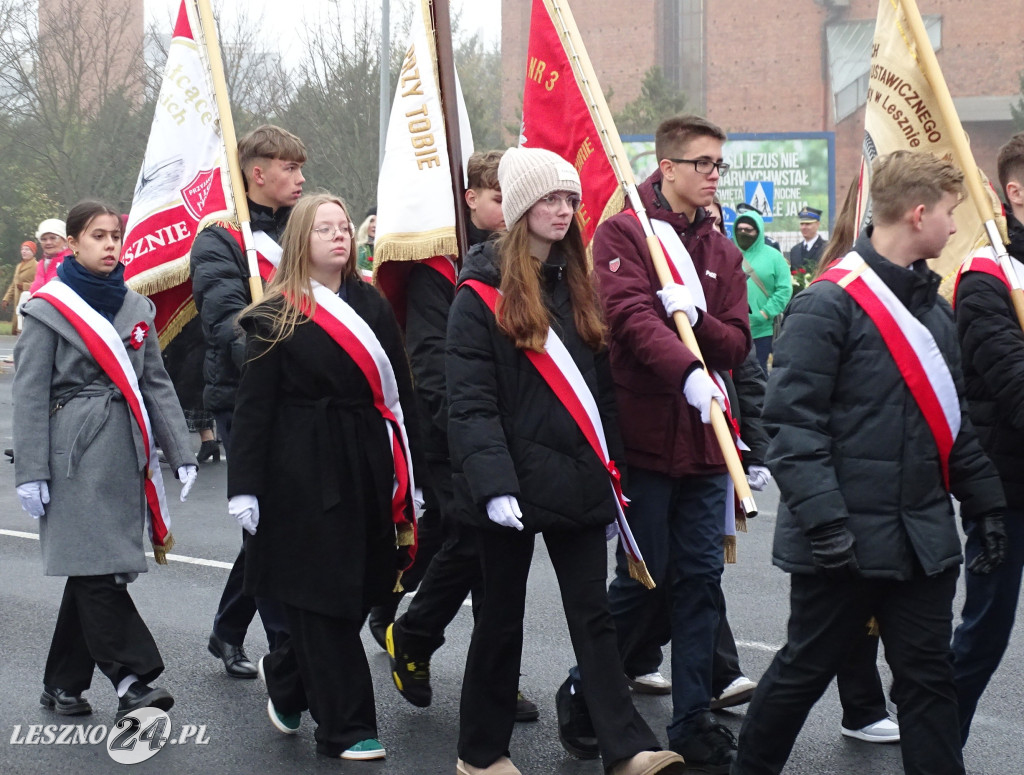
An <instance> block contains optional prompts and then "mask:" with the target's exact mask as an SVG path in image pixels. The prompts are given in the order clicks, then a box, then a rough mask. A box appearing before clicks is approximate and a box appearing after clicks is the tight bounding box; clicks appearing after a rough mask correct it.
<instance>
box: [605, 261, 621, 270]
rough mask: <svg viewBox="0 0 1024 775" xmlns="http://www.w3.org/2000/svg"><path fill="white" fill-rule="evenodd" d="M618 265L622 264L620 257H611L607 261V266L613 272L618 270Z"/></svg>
mask: <svg viewBox="0 0 1024 775" xmlns="http://www.w3.org/2000/svg"><path fill="white" fill-rule="evenodd" d="M620 266H622V259H621V258H613V259H612V260H611V261H609V262H608V268H609V269H611V270H612V271H613V272H618V271H619V267H620Z"/></svg>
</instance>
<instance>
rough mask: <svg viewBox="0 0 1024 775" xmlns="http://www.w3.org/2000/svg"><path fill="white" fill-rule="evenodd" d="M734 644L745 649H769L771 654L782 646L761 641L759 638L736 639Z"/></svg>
mask: <svg viewBox="0 0 1024 775" xmlns="http://www.w3.org/2000/svg"><path fill="white" fill-rule="evenodd" d="M736 645H737V646H742V647H743V648H745V649H754V650H755V651H770V652H771V653H773V654H774V653H775V652H776V651H778V650H779V649H781V648H782V646H776V645H774V644H772V643H762V642H761V641H759V640H738V641H736Z"/></svg>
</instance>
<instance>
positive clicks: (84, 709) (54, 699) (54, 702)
mask: <svg viewBox="0 0 1024 775" xmlns="http://www.w3.org/2000/svg"><path fill="white" fill-rule="evenodd" d="M39 704H40V705H42V706H43V707H44V708H49V709H50V710H52V711H53V712H54V713H57V714H59V715H61V716H86V715H88V714H90V713H92V706H91V705H90V704H89V701H88V700H87V699H85V697H83V696H82V695H81V694H71V692H66V691H64V690H63V689H57V688H55V687H51V686H44V687H43V693H42V694H41V695H40V696H39Z"/></svg>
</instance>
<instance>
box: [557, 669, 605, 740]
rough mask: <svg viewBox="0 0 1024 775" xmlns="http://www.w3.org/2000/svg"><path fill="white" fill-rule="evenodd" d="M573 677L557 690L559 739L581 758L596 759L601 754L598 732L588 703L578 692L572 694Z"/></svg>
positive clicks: (567, 679)
mask: <svg viewBox="0 0 1024 775" xmlns="http://www.w3.org/2000/svg"><path fill="white" fill-rule="evenodd" d="M571 686H572V678H566V679H565V683H563V684H562V685H561V686H559V687H558V691H557V692H555V712H556V713H557V715H558V740H559V742H561V744H562V747H563V748H564V749H565V750H566V751H568V752H569V753H571V754H572V755H573V756H576V757H578V758H580V759H596V758H597V757H598V756H599V755H600V750H599V749H598V747H597V732H595V731H594V724H593V722H592V721H591V720H590V711H589V710H587V703H586V701H585V700H584V699H583V696H582V695H581V694H579V693H578V692H577V693H576V694H572V693H571V691H570V687H571Z"/></svg>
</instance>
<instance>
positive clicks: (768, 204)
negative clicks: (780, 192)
mask: <svg viewBox="0 0 1024 775" xmlns="http://www.w3.org/2000/svg"><path fill="white" fill-rule="evenodd" d="M743 194H744V196H743V199H744V201H745V202H746V203H747V204H748V205H750V206H751V207H753V208H754V209H755V210H757V211H758V212H759V213H760V214H761V218H762V219H763V220H764V222H765V223H771V222H772V213H773V211H774V209H775V183H774V181H771V180H745V181H744V182H743Z"/></svg>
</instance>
